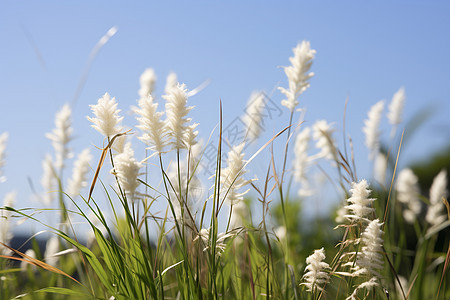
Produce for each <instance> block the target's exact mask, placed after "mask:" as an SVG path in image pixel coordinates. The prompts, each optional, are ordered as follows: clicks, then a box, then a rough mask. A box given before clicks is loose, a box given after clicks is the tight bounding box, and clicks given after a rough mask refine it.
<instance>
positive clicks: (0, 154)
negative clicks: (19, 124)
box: [0, 132, 8, 182]
mask: <svg viewBox="0 0 450 300" xmlns="http://www.w3.org/2000/svg"><path fill="white" fill-rule="evenodd" d="M7 142H8V133H7V132H3V133H2V134H0V182H3V181H4V176H3V167H4V166H5V162H6V160H5V157H6V143H7ZM2 179H3V180H2Z"/></svg>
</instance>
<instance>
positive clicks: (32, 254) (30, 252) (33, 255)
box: [20, 249, 37, 272]
mask: <svg viewBox="0 0 450 300" xmlns="http://www.w3.org/2000/svg"><path fill="white" fill-rule="evenodd" d="M25 255H26V256H29V257H31V258H36V252H34V250H33V249H28V250H27V251H25ZM29 268H30V269H31V270H32V271H35V270H37V266H35V265H32V264H30V263H27V262H26V261H21V262H20V271H22V272H26V271H27V270H28V269H29Z"/></svg>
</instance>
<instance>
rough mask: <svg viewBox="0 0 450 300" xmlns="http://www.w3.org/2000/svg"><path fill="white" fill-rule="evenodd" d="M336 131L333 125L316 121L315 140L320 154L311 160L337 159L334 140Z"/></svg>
mask: <svg viewBox="0 0 450 300" xmlns="http://www.w3.org/2000/svg"><path fill="white" fill-rule="evenodd" d="M333 132H334V129H333V128H332V124H330V123H327V121H325V120H320V121H316V122H315V123H314V125H313V138H314V140H316V147H317V148H318V149H320V152H319V153H317V154H316V155H314V156H312V157H311V158H310V159H311V160H312V159H318V158H326V159H330V160H333V159H335V157H336V146H335V141H334V139H333Z"/></svg>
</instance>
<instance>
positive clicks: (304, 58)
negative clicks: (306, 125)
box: [278, 41, 316, 112]
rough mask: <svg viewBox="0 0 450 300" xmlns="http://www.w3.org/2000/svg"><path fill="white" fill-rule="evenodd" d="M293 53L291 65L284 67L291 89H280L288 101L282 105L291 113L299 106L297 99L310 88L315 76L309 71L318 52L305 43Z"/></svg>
mask: <svg viewBox="0 0 450 300" xmlns="http://www.w3.org/2000/svg"><path fill="white" fill-rule="evenodd" d="M293 52H294V56H293V57H290V58H289V61H290V62H291V65H290V66H289V67H284V72H285V73H286V76H287V78H288V83H289V88H288V89H285V88H282V87H279V88H278V89H279V90H280V91H281V93H283V94H284V95H285V96H286V99H284V100H283V101H281V105H283V106H285V107H287V108H288V109H289V110H290V111H291V112H293V111H294V110H295V107H296V106H297V105H298V104H299V102H298V100H297V98H298V97H299V96H300V95H301V94H302V93H303V92H304V91H305V90H306V89H307V88H309V79H310V78H311V77H313V76H314V73H313V72H309V70H310V69H311V65H312V63H313V59H314V56H315V54H316V50H313V49H311V46H310V43H309V42H308V41H303V42H301V43H299V44H298V45H297V47H295V48H294V49H293Z"/></svg>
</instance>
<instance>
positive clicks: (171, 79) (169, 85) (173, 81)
mask: <svg viewBox="0 0 450 300" xmlns="http://www.w3.org/2000/svg"><path fill="white" fill-rule="evenodd" d="M177 84H178V79H177V74H176V73H175V72H170V73H169V75H167V78H166V86H165V88H164V93H166V94H167V95H168V94H170V93H171V90H172V89H173V88H176V87H177Z"/></svg>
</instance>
